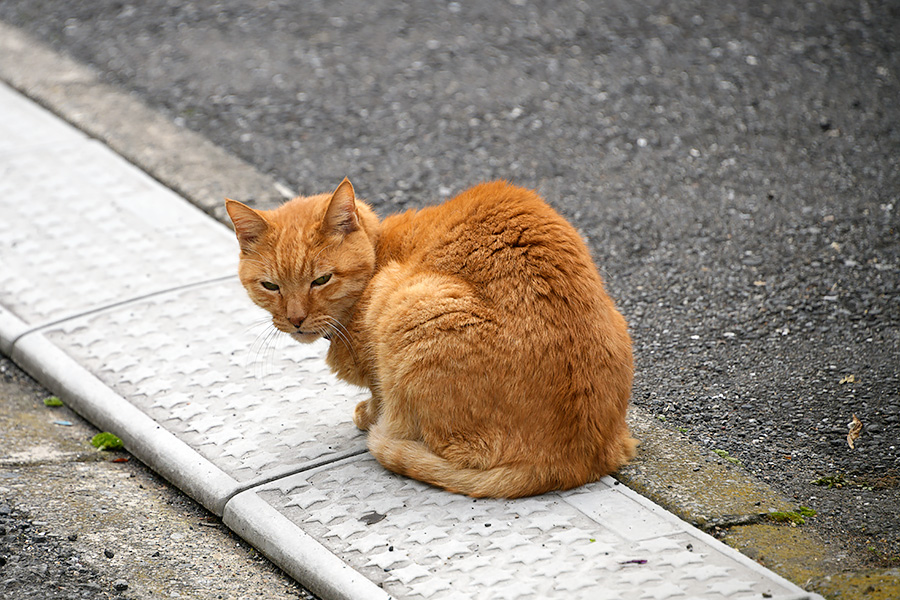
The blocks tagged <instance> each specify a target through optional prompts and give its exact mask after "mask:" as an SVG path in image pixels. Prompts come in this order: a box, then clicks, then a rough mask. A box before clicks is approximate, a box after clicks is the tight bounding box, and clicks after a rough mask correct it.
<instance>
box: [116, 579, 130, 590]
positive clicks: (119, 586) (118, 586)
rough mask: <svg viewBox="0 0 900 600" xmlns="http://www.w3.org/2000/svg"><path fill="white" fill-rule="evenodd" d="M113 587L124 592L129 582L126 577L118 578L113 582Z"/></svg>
mask: <svg viewBox="0 0 900 600" xmlns="http://www.w3.org/2000/svg"><path fill="white" fill-rule="evenodd" d="M113 587H114V588H116V591H117V592H124V591H125V590H127V589H128V582H127V581H125V580H124V579H116V580H115V581H114V582H113Z"/></svg>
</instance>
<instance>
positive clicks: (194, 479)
mask: <svg viewBox="0 0 900 600" xmlns="http://www.w3.org/2000/svg"><path fill="white" fill-rule="evenodd" d="M4 353H6V354H7V355H8V356H9V357H10V358H11V359H12V360H13V361H14V362H15V363H17V364H18V365H19V366H20V367H22V368H23V369H24V370H25V371H27V372H28V373H29V374H30V375H31V376H32V377H34V378H35V379H36V380H38V381H39V382H40V383H41V384H42V385H44V386H45V387H47V389H49V390H50V391H52V392H53V393H55V394H57V395H58V396H59V397H60V398H61V399H62V400H63V402H64V403H65V404H66V406H68V407H70V408H72V409H73V410H74V411H75V412H77V413H78V414H80V415H81V416H83V417H84V418H85V419H87V420H88V421H90V422H91V423H93V424H94V425H96V426H97V427H98V428H100V429H101V430H105V431H109V432H111V433H113V434H115V435H116V436H118V437H119V438H121V439H122V442H123V443H124V445H125V448H126V449H127V450H128V451H129V452H130V453H131V454H133V455H134V456H135V457H136V458H138V459H139V460H140V461H141V462H143V463H144V464H146V465H148V466H149V467H151V468H152V469H153V470H154V471H156V472H157V473H159V474H160V475H161V476H163V477H164V478H165V479H167V480H168V481H170V482H171V483H172V484H173V485H175V486H176V487H178V488H179V489H181V490H182V491H183V492H184V493H186V494H187V495H188V496H190V497H191V498H193V499H194V500H196V501H197V502H199V503H200V504H201V505H203V506H204V507H205V508H206V509H207V510H209V511H211V512H213V513H214V514H216V515H218V516H221V515H222V513H223V511H224V509H225V503H226V502H227V501H228V499H229V498H231V497H232V496H233V495H234V494H236V493H237V492H238V491H239V490H240V489H242V488H243V486H241V485H240V484H239V483H238V482H237V481H236V480H235V479H233V478H232V477H230V476H229V475H227V474H226V473H225V472H224V471H222V470H221V469H219V468H218V467H216V466H215V465H214V464H213V463H211V462H210V461H208V460H207V459H205V458H203V457H202V456H201V455H200V454H198V453H197V452H196V451H195V450H194V449H192V448H191V447H190V446H188V445H187V444H186V443H184V442H183V441H181V440H180V439H178V438H177V437H175V435H174V434H172V433H170V432H169V431H167V430H166V429H164V428H163V427H162V426H161V425H160V424H158V423H157V422H156V421H154V420H153V419H151V418H150V417H149V416H147V415H146V414H144V413H143V412H141V410H140V409H138V408H137V407H135V406H134V405H132V404H131V403H130V402H128V401H127V400H125V399H124V398H122V397H121V396H119V395H118V394H116V393H115V392H114V391H113V390H111V389H110V388H109V387H107V385H106V384H104V383H103V382H102V381H100V380H99V379H97V378H96V377H95V376H94V375H93V374H91V373H90V372H88V371H87V370H86V369H84V367H82V366H81V365H79V364H78V363H77V362H75V361H74V360H73V359H72V358H71V357H69V356H68V355H67V354H65V353H64V352H63V351H62V350H60V349H59V348H57V347H56V346H55V345H53V344H52V343H51V342H50V341H48V340H47V339H46V338H45V337H44V336H43V335H42V334H41V333H28V334H26V335H25V336H23V337H22V338H20V339H19V340H18V341H17V342H16V344H15V345H14V346H13V347H12V349H11V352H6V351H4Z"/></svg>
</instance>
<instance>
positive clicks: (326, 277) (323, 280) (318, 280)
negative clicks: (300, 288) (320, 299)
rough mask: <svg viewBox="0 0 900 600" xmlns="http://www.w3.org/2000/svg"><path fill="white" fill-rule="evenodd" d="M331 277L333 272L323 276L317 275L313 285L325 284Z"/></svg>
mask: <svg viewBox="0 0 900 600" xmlns="http://www.w3.org/2000/svg"><path fill="white" fill-rule="evenodd" d="M329 279H331V273H329V274H328V275H322V276H321V277H316V278H315V279H313V280H312V284H313V285H325V284H326V283H328V280H329Z"/></svg>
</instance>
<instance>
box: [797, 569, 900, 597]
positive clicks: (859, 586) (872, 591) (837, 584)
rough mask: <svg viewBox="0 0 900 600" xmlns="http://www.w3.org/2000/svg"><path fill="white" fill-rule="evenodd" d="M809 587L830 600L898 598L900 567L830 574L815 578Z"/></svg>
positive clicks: (899, 594)
mask: <svg viewBox="0 0 900 600" xmlns="http://www.w3.org/2000/svg"><path fill="white" fill-rule="evenodd" d="M807 588H808V589H809V591H813V592H818V593H819V594H822V595H823V596H825V598H828V600H857V599H858V598H865V600H896V599H897V598H900V569H883V570H878V571H863V572H860V573H838V574H835V575H828V576H826V577H822V578H817V579H813V580H812V581H811V582H810V584H809V585H808V586H807Z"/></svg>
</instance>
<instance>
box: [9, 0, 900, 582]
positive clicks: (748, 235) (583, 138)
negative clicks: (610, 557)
mask: <svg viewBox="0 0 900 600" xmlns="http://www.w3.org/2000/svg"><path fill="white" fill-rule="evenodd" d="M0 19H2V20H5V21H7V22H9V23H11V24H13V25H18V26H21V27H23V28H24V29H25V30H27V31H29V32H32V33H34V34H37V35H38V36H39V37H41V38H42V39H44V40H45V41H47V42H49V43H51V44H52V45H54V46H55V47H56V48H57V49H59V50H62V51H64V52H66V53H69V54H71V55H72V56H74V57H76V58H77V59H79V60H82V61H84V62H87V63H90V64H92V65H94V66H95V67H97V68H98V69H99V70H100V71H101V73H102V74H103V76H104V77H105V78H106V79H107V80H108V81H109V82H111V83H114V84H118V85H121V86H123V87H125V88H128V89H131V90H133V91H134V92H135V93H136V94H138V95H139V96H140V97H141V98H142V99H144V100H145V101H146V102H147V103H149V104H151V105H153V106H155V107H158V108H159V109H161V110H162V111H164V112H165V113H167V114H168V115H170V116H171V118H173V119H174V120H176V121H177V122H179V123H183V124H184V125H185V126H186V127H190V128H192V129H195V130H197V131H199V132H201V133H203V134H204V135H206V136H208V137H209V138H210V139H212V140H213V141H214V142H216V143H218V144H220V145H222V146H224V147H226V148H228V149H230V150H231V151H233V152H234V153H236V154H238V155H240V156H242V157H244V158H245V159H247V160H248V161H249V162H251V163H252V164H254V165H256V166H257V167H258V168H260V169H261V170H264V171H267V172H269V173H272V174H274V175H276V176H277V177H278V178H280V179H281V180H283V181H285V182H286V183H287V184H288V185H290V186H291V187H294V188H296V189H297V190H299V191H300V192H302V193H311V192H321V191H327V190H331V189H333V188H334V187H335V185H336V184H337V183H338V182H339V181H340V179H341V178H342V177H344V176H345V175H348V176H350V177H351V179H352V180H353V181H354V184H355V186H356V188H357V191H358V193H359V194H360V195H362V196H363V197H366V198H368V199H369V200H370V201H372V203H373V204H374V206H375V207H376V209H377V210H378V211H379V212H381V213H382V214H385V213H388V212H392V211H395V210H398V209H404V208H408V207H418V206H423V205H425V204H429V203H433V202H437V201H439V200H441V199H443V198H446V197H449V196H450V195H451V194H453V193H455V192H457V191H460V190H461V189H463V188H465V187H468V186H469V185H472V184H474V183H476V182H478V181H480V180H484V179H494V178H508V179H510V180H512V181H514V182H515V183H517V184H520V185H524V186H528V187H534V188H537V189H538V190H539V191H540V192H541V193H542V194H544V195H545V197H547V199H548V200H549V201H550V202H551V203H553V204H554V205H555V206H556V207H557V208H559V209H560V210H561V211H562V212H563V213H564V214H565V215H566V216H568V217H569V218H570V219H571V220H572V221H573V222H574V223H575V224H576V225H577V226H578V227H579V228H580V230H581V231H582V232H583V234H584V235H585V237H586V238H587V239H588V240H589V243H590V245H591V248H592V250H593V252H594V255H595V257H596V259H597V261H598V263H599V264H600V265H601V268H602V269H603V272H604V274H605V276H606V279H607V282H608V287H609V289H610V291H611V293H612V295H613V296H614V297H615V298H616V299H617V300H618V303H619V306H620V307H621V309H622V311H623V313H624V314H625V315H626V317H627V318H628V319H629V322H630V324H631V327H632V332H633V336H634V340H635V352H636V357H637V373H636V382H635V390H634V402H635V404H637V405H639V406H642V407H644V408H646V409H648V410H650V411H652V412H653V413H655V414H657V415H658V416H659V417H660V418H661V419H665V420H666V422H667V423H670V424H671V425H672V426H673V427H677V428H680V429H682V430H683V431H684V433H685V435H686V436H688V437H690V438H693V439H695V440H698V441H700V442H701V443H703V444H705V445H707V446H708V447H710V448H711V449H717V450H724V451H726V452H728V453H730V455H731V456H733V457H736V458H737V459H739V460H740V461H741V463H742V464H743V466H744V468H746V469H747V470H748V471H750V472H752V473H754V474H755V475H757V476H758V477H760V478H762V479H764V480H766V481H767V482H769V483H771V484H772V485H773V486H775V487H777V488H778V489H780V490H782V491H784V492H785V493H787V494H788V495H790V496H792V497H795V498H796V499H797V500H798V502H799V503H801V504H804V505H807V506H811V507H813V508H815V509H817V510H818V511H819V516H818V517H817V519H818V521H819V522H820V524H822V525H823V526H824V527H826V528H830V529H831V531H832V532H833V534H834V535H835V536H842V537H846V539H847V543H848V545H849V547H850V548H851V549H853V551H855V552H857V553H859V554H865V555H867V556H868V557H869V558H870V559H871V562H872V564H881V565H890V564H894V565H896V564H900V488H898V481H900V451H898V446H900V129H898V125H900V80H898V75H900V40H898V38H900V4H898V3H897V2H894V1H875V0H872V1H866V0H863V1H861V2H859V1H853V2H849V1H838V0H832V1H823V2H814V3H813V2H809V3H799V2H772V3H770V4H763V3H759V2H753V1H750V0H747V1H742V2H725V3H723V2H717V1H715V0H694V1H685V2H679V3H676V4H672V3H668V2H641V3H636V2H630V1H625V0H622V1H614V0H607V1H602V2H592V3H585V2H575V1H571V0H565V1H559V2H526V1H524V0H521V1H517V0H512V1H510V2H485V1H477V2H449V3H443V2H440V3H439V2H427V1H424V0H419V1H410V2H402V3H401V2H386V1H374V0H348V1H343V2H321V1H317V2H292V1H288V0H276V1H272V2H254V1H250V0H223V1H220V2H209V3H202V5H200V3H184V2H178V1H169V2H166V1H164V0H145V1H142V2H135V3H133V4H129V3H126V2H121V1H118V0H116V1H112V0H93V1H91V2H85V3H72V2H68V1H66V0H3V1H2V2H0ZM242 200H248V199H245V198H242ZM853 414H856V415H857V416H858V417H859V419H860V420H861V421H862V422H863V424H864V429H863V433H862V436H861V437H860V438H859V439H858V440H857V447H856V449H855V450H851V449H850V448H849V447H848V445H847V442H846V439H845V437H846V433H847V423H848V422H849V421H850V420H851V417H852V415H853ZM823 477H832V478H838V479H833V480H832V481H838V480H843V482H844V485H843V486H842V487H833V488H828V487H825V486H821V485H814V484H813V483H811V482H813V481H814V480H819V479H821V478H823Z"/></svg>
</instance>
